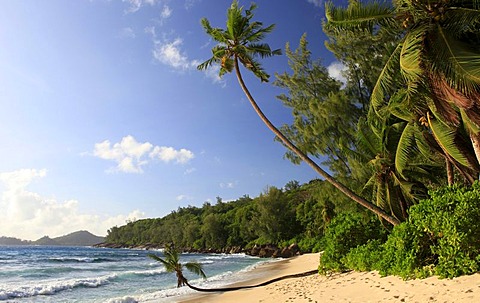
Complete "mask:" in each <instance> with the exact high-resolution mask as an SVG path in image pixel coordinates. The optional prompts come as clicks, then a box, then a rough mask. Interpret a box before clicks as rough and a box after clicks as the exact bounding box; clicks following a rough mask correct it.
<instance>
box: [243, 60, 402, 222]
mask: <svg viewBox="0 0 480 303" xmlns="http://www.w3.org/2000/svg"><path fill="white" fill-rule="evenodd" d="M235 72H236V75H237V79H238V82H239V83H240V86H241V87H242V90H243V92H244V93H245V95H246V96H247V98H248V100H249V101H250V104H251V105H252V106H253V108H254V110H255V112H256V113H257V114H258V116H259V117H260V119H262V121H263V122H264V123H265V124H266V125H267V127H268V128H269V129H270V130H271V131H272V132H273V133H274V134H275V135H276V136H277V137H278V138H279V139H280V140H281V141H282V142H283V144H285V145H286V146H287V147H288V148H289V149H290V150H291V151H293V152H294V153H296V154H297V155H298V156H299V157H300V158H301V159H302V160H303V161H305V162H306V163H307V164H308V165H310V166H311V167H312V168H313V169H314V170H315V171H316V172H317V173H318V174H320V175H321V176H322V177H324V178H325V180H327V181H328V182H330V183H331V184H332V185H333V186H335V187H336V188H337V189H338V190H340V191H341V192H342V193H344V194H345V195H346V196H347V197H349V198H350V199H352V200H353V201H355V202H357V203H358V204H360V205H362V206H363V207H365V208H367V209H368V210H370V211H372V212H373V213H375V214H377V215H378V216H380V217H382V218H383V219H385V220H386V221H388V222H389V223H391V224H393V225H397V224H399V223H400V221H399V220H397V219H396V218H395V217H393V216H391V215H389V214H388V213H386V212H385V211H384V210H383V209H381V208H380V207H378V206H377V205H375V204H373V203H371V202H369V201H367V200H365V199H364V198H362V197H360V196H358V195H357V194H355V193H354V192H353V191H352V190H350V189H349V188H348V187H346V186H345V185H343V184H342V183H340V182H338V181H337V180H336V179H335V178H333V177H332V176H330V174H328V173H327V172H326V171H325V170H323V169H322V168H321V167H320V166H318V165H317V163H315V162H314V161H313V160H312V159H310V158H309V157H308V156H307V155H306V154H305V153H304V152H302V151H301V150H300V149H298V147H296V146H295V145H294V144H293V143H292V142H290V140H288V138H287V137H285V135H284V134H283V133H282V132H280V131H279V130H278V129H277V128H276V127H275V125H273V124H272V122H270V120H268V118H267V117H266V116H265V115H264V114H263V112H262V110H261V109H260V107H259V106H258V104H257V103H256V102H255V99H253V97H252V95H251V94H250V91H249V90H248V88H247V86H246V85H245V82H243V78H242V74H241V73H240V68H239V65H238V59H237V58H235Z"/></svg>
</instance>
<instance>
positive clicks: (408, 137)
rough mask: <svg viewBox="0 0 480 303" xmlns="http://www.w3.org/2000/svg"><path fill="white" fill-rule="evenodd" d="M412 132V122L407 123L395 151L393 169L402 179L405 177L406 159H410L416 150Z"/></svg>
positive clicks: (413, 131)
mask: <svg viewBox="0 0 480 303" xmlns="http://www.w3.org/2000/svg"><path fill="white" fill-rule="evenodd" d="M414 133H415V127H414V126H413V123H408V124H407V125H406V126H405V128H404V129H403V132H402V135H401V136H400V140H399V141H398V144H397V150H396V152H395V169H396V170H397V171H398V173H399V174H400V176H401V177H402V178H404V179H407V178H406V177H405V175H404V170H405V169H406V168H407V167H408V161H409V160H411V158H412V154H413V153H414V152H415V151H416V147H415V134H414Z"/></svg>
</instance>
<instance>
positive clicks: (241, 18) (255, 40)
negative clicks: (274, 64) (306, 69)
mask: <svg viewBox="0 0 480 303" xmlns="http://www.w3.org/2000/svg"><path fill="white" fill-rule="evenodd" d="M255 8H256V5H255V4H252V5H251V6H250V8H249V9H248V10H246V11H245V15H243V14H242V12H243V7H239V6H238V2H237V1H233V3H232V5H231V6H230V8H229V9H228V11H227V28H226V29H225V30H224V29H221V28H213V27H212V26H211V25H210V22H209V21H208V20H207V19H206V18H203V19H202V20H201V23H202V26H203V28H204V29H205V31H206V32H207V34H208V35H210V36H211V37H212V39H213V40H215V41H216V42H218V43H219V44H218V45H216V46H214V47H213V48H212V55H213V56H212V57H211V58H210V59H208V60H207V61H205V62H203V63H202V64H200V65H198V67H197V68H198V69H199V70H204V69H206V68H208V67H209V66H210V65H212V64H213V63H218V64H220V71H219V75H220V76H223V75H224V74H225V73H227V72H232V70H233V68H234V67H235V64H238V61H239V62H240V63H241V64H242V65H243V66H245V67H246V68H247V69H248V70H250V71H252V72H253V73H254V74H255V76H257V77H258V78H260V80H261V81H263V82H268V79H269V77H270V76H269V75H268V74H267V73H266V72H265V71H264V69H263V68H262V66H261V64H260V63H259V62H258V61H257V60H255V58H256V57H260V58H265V57H271V56H274V55H280V54H281V50H280V49H276V50H273V51H272V50H271V49H270V46H269V45H268V44H265V43H260V41H261V40H263V39H264V38H265V35H266V34H268V33H270V32H271V31H272V30H273V29H274V27H275V25H274V24H272V25H270V26H267V27H262V26H263V24H262V22H258V21H251V19H252V17H253V11H254V10H255Z"/></svg>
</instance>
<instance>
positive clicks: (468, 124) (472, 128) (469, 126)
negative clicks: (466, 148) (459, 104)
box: [460, 109, 480, 134]
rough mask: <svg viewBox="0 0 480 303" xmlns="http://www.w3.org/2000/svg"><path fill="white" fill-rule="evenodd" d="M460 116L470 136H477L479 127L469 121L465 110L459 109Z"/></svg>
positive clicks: (479, 130)
mask: <svg viewBox="0 0 480 303" xmlns="http://www.w3.org/2000/svg"><path fill="white" fill-rule="evenodd" d="M460 115H461V116H462V122H463V125H464V126H465V128H466V129H467V131H468V132H469V133H470V134H478V133H479V132H480V126H479V125H478V124H476V123H475V122H473V121H472V119H470V117H469V116H468V115H467V113H466V112H465V110H463V109H460Z"/></svg>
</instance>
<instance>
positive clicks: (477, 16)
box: [442, 5, 480, 36]
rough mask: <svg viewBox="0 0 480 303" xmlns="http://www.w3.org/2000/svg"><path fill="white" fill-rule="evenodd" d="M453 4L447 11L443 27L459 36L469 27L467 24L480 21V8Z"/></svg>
mask: <svg viewBox="0 0 480 303" xmlns="http://www.w3.org/2000/svg"><path fill="white" fill-rule="evenodd" d="M452 6H453V7H452ZM452 6H451V7H449V8H448V9H447V10H446V11H445V18H444V20H443V22H442V27H443V28H445V29H446V30H447V31H448V32H450V33H452V34H453V35H455V36H458V35H461V34H462V33H464V32H465V30H466V29H467V28H468V27H466V25H467V26H470V25H474V24H478V23H480V8H478V7H477V8H473V7H461V6H455V5H452Z"/></svg>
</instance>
